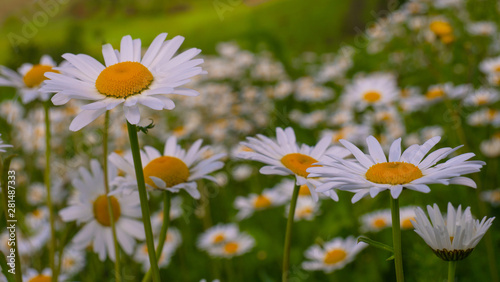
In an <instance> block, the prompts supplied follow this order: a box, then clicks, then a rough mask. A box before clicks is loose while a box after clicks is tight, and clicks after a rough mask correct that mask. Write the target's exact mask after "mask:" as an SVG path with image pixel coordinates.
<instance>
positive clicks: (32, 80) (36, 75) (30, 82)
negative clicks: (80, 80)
mask: <svg viewBox="0 0 500 282" xmlns="http://www.w3.org/2000/svg"><path fill="white" fill-rule="evenodd" d="M46 72H56V73H59V72H58V71H56V70H53V69H52V67H51V66H48V65H34V66H33V67H32V68H31V69H30V70H29V71H28V72H27V73H26V74H25V75H24V77H23V81H24V84H26V86H28V87H29V88H32V87H35V86H38V85H40V84H42V82H43V81H44V80H46V79H47V78H46V77H45V73H46Z"/></svg>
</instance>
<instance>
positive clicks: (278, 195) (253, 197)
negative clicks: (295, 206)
mask: <svg viewBox="0 0 500 282" xmlns="http://www.w3.org/2000/svg"><path fill="white" fill-rule="evenodd" d="M306 189H307V188H306ZM308 191H309V190H308ZM288 200H289V197H288V195H286V194H283V193H282V192H281V190H279V189H277V188H273V189H264V190H263V191H262V193H261V194H253V193H252V194H250V195H248V196H247V197H241V196H238V197H236V199H235V200H234V207H235V208H236V209H237V210H238V214H237V215H236V218H237V219H238V220H242V219H245V218H248V217H250V216H252V214H253V213H254V212H255V211H258V210H265V209H268V208H271V207H276V206H280V205H282V204H284V203H285V202H286V201H288Z"/></svg>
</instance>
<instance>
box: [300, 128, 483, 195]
mask: <svg viewBox="0 0 500 282" xmlns="http://www.w3.org/2000/svg"><path fill="white" fill-rule="evenodd" d="M440 139H441V137H439V136H437V137H433V138H431V139H429V140H428V141H427V142H425V143H424V144H423V145H412V146H410V147H409V148H408V149H406V150H405V151H404V152H402V153H401V138H399V139H397V140H395V141H394V142H393V143H392V145H391V147H390V150H389V159H387V158H386V156H385V153H384V151H383V150H382V147H381V146H380V143H379V142H378V141H377V139H375V137H373V136H369V137H368V138H366V143H367V145H368V151H369V154H365V153H363V152H362V151H361V150H360V149H358V148H357V147H356V146H354V145H353V144H352V143H350V142H349V141H346V140H340V142H341V143H342V145H344V146H345V147H346V148H347V149H348V150H349V151H350V152H351V153H352V154H353V156H354V157H355V158H356V161H352V160H343V159H341V158H339V157H337V156H332V155H330V158H329V159H327V160H326V161H323V162H319V163H318V164H319V165H321V166H322V167H311V168H309V169H308V170H307V171H308V172H309V173H311V175H310V176H311V177H322V180H321V181H322V183H323V184H321V185H320V186H319V187H317V189H316V190H317V191H318V192H324V191H328V190H331V189H334V188H335V189H339V190H345V191H350V192H354V193H356V194H355V195H354V197H353V198H352V202H353V203H355V202H357V201H359V200H360V199H361V198H362V197H364V196H365V195H367V194H370V196H371V197H372V198H374V197H375V196H376V195H377V194H378V193H379V192H381V191H384V190H389V191H390V192H391V195H392V197H393V198H394V199H397V198H398V197H399V195H400V194H401V192H402V191H403V188H407V189H410V190H415V191H419V192H423V193H428V192H430V188H429V186H427V185H428V184H435V183H440V184H444V185H449V184H459V185H465V186H469V187H472V188H476V183H475V182H474V181H473V180H472V179H470V178H467V177H463V176H461V175H464V174H469V173H473V172H478V171H480V169H481V167H482V166H483V165H484V164H485V163H484V162H482V161H468V159H470V158H472V157H473V156H475V155H474V153H466V154H461V155H458V156H456V157H453V158H451V159H449V160H448V161H446V162H444V163H439V164H438V162H439V161H441V160H443V159H444V158H446V157H447V156H448V155H450V154H452V153H453V152H455V151H456V150H458V149H459V148H460V147H461V146H458V147H455V148H453V149H452V148H441V149H438V150H436V151H434V152H432V153H430V154H429V155H427V154H428V153H429V151H430V150H431V149H432V147H434V146H435V145H436V144H437V143H438V142H439V140H440ZM426 155H427V156H426Z"/></svg>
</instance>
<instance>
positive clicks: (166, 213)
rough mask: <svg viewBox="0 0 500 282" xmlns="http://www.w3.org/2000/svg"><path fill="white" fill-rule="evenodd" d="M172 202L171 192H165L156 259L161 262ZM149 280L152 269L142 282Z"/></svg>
mask: <svg viewBox="0 0 500 282" xmlns="http://www.w3.org/2000/svg"><path fill="white" fill-rule="evenodd" d="M170 200H171V195H170V192H168V191H165V192H163V225H162V226H161V231H160V238H159V239H158V246H157V247H156V257H157V258H158V260H160V257H161V253H162V251H163V245H164V244H165V240H166V238H167V231H168V227H169V226H170ZM149 280H151V269H149V270H148V272H146V275H144V278H142V282H146V281H149Z"/></svg>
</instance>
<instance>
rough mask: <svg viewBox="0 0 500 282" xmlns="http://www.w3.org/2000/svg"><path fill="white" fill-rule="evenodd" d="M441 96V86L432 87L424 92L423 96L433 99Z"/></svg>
mask: <svg viewBox="0 0 500 282" xmlns="http://www.w3.org/2000/svg"><path fill="white" fill-rule="evenodd" d="M443 96H444V91H443V89H441V88H436V89H432V90H429V91H428V92H427V93H425V98H427V100H433V99H437V98H440V97H443Z"/></svg>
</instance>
